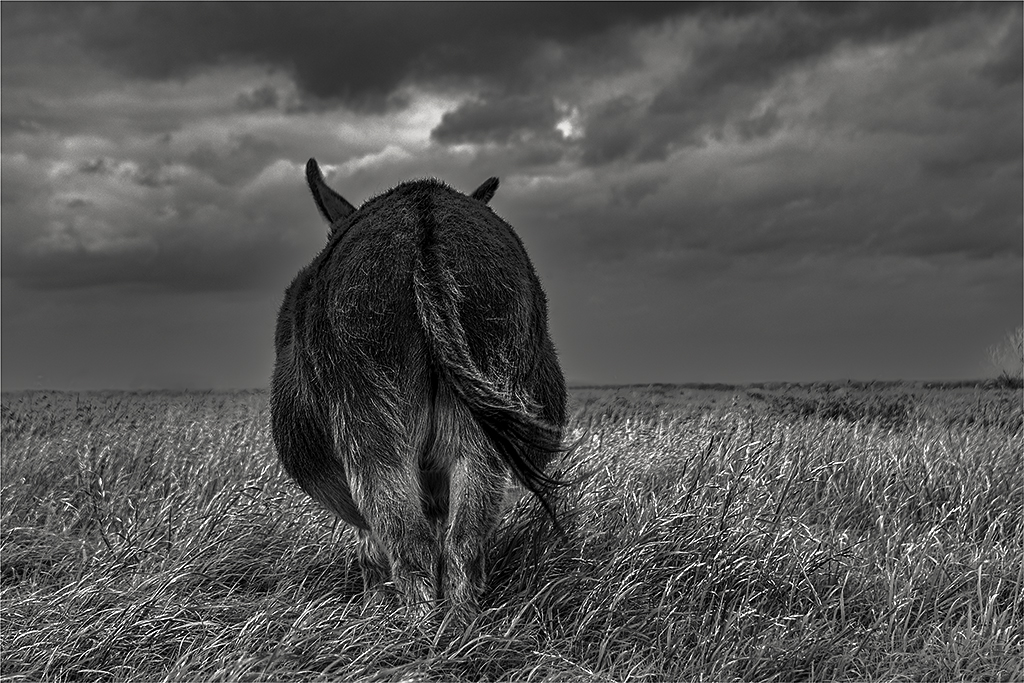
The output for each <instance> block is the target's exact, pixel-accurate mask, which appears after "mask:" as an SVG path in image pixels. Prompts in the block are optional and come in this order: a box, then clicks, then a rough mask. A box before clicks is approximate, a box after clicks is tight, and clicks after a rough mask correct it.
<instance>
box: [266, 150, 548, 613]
mask: <svg viewBox="0 0 1024 683" xmlns="http://www.w3.org/2000/svg"><path fill="white" fill-rule="evenodd" d="M307 180H308V182H309V185H310V189H311V191H312V192H313V196H314V199H315V200H316V203H317V206H318V208H319V209H320V211H321V213H322V214H323V215H324V217H325V218H327V220H328V222H329V223H330V226H331V229H330V237H329V240H328V243H327V245H326V246H325V248H324V249H323V250H322V251H321V253H320V254H319V255H318V256H317V257H316V258H315V259H314V260H313V262H312V263H311V264H310V265H308V266H307V267H306V268H304V269H303V270H302V271H300V272H299V274H298V276H296V278H295V280H294V281H293V282H292V284H291V285H290V286H289V288H288V290H287V291H286V293H285V298H284V301H283V303H282V305H281V310H280V313H279V315H278V323H277V332H276V340H275V341H276V348H277V362H276V365H275V368H274V377H273V390H272V404H271V408H272V421H273V434H274V440H275V443H276V445H277V449H278V454H279V457H280V459H281V462H282V463H283V465H284V467H285V469H286V470H287V471H288V473H289V474H290V475H291V476H292V477H293V478H294V479H295V480H296V481H297V482H298V483H299V485H300V486H301V487H302V488H303V489H304V490H305V491H306V492H307V493H308V494H309V495H310V496H311V497H313V498H314V499H315V500H317V501H318V502H319V503H321V504H322V505H323V506H324V507H326V508H327V509H329V510H331V511H332V512H334V513H335V514H336V515H338V516H339V517H341V518H342V519H343V520H345V521H346V522H348V523H350V524H352V525H354V526H355V527H357V529H358V530H359V535H360V544H359V547H360V558H361V563H362V566H363V570H364V579H365V580H366V581H367V583H368V584H373V583H377V582H379V581H381V580H384V579H386V578H387V577H389V576H390V578H391V580H392V581H393V582H394V585H395V586H396V588H398V589H399V590H400V591H401V592H402V593H403V594H404V595H405V596H406V597H407V598H408V600H409V601H410V602H413V603H420V604H424V605H426V604H429V603H430V602H431V601H434V600H437V599H440V598H444V599H446V600H447V601H448V602H449V603H450V604H451V605H453V606H454V607H456V608H457V609H459V610H466V611H469V610H472V609H473V608H474V607H475V604H476V600H477V596H478V595H479V593H480V591H481V589H482V587H483V584H484V580H485V571H484V556H485V548H486V540H487V537H488V536H489V534H490V533H491V531H492V530H493V528H494V526H495V524H496V523H497V520H498V517H499V515H500V512H501V503H502V500H503V498H504V495H505V492H506V488H507V486H508V485H509V483H510V481H511V477H515V478H516V479H518V481H519V482H520V483H522V484H523V485H524V486H525V487H526V488H527V489H529V490H530V491H532V492H533V493H534V494H535V495H536V496H537V497H538V498H539V500H540V501H541V503H542V505H544V507H545V509H546V510H548V512H549V513H551V512H552V508H551V504H550V496H551V493H552V491H553V489H554V488H555V487H556V486H558V485H559V484H560V483H561V482H558V481H556V480H554V479H552V478H550V477H549V476H547V475H545V474H544V469H545V467H546V466H547V464H548V463H549V461H550V459H551V458H552V456H553V455H555V454H556V453H558V452H559V450H560V448H561V435H562V429H563V427H564V424H565V399H566V394H565V381H564V378H563V376H562V372H561V369H560V367H559V365H558V359H557V356H556V354H555V350H554V347H553V345H552V343H551V340H550V337H549V334H548V330H547V303H546V300H545V297H544V293H543V290H542V289H541V286H540V282H539V281H538V280H537V277H536V274H535V273H534V270H533V267H532V265H531V264H530V261H529V258H528V257H527V255H526V252H525V250H524V249H523V246H522V243H521V242H520V241H519V238H518V237H517V236H516V235H515V233H514V232H513V231H512V229H511V227H509V226H508V225H507V224H506V223H505V222H504V221H502V220H501V219H500V218H499V217H498V216H497V215H496V214H494V212H493V211H491V210H490V209H489V208H488V207H487V206H486V201H488V200H489V199H490V198H491V197H492V196H493V194H494V192H495V190H496V188H497V180H496V179H494V178H492V179H490V180H488V181H487V182H485V183H484V184H483V185H481V186H480V188H478V189H477V190H476V192H474V193H473V195H472V196H466V195H463V194H460V193H458V192H456V191H454V190H452V189H451V188H449V187H447V186H446V185H444V184H442V183H439V182H437V181H416V182H411V183H405V184H402V185H399V186H398V187H396V188H394V189H393V190H390V191H389V192H386V193H384V194H383V195H380V196H378V197H376V198H374V199H371V200H369V201H368V202H366V203H365V204H364V205H363V206H362V207H360V208H359V209H358V210H356V209H355V208H354V207H353V206H352V205H351V204H349V203H348V202H347V201H346V200H345V199H344V198H343V197H341V196H340V195H338V194H337V193H335V192H334V191H333V190H331V189H330V188H329V187H327V185H326V184H325V183H324V182H323V177H322V176H321V174H320V171H319V168H318V167H317V166H316V163H315V162H314V161H313V160H310V163H309V164H308V165H307ZM552 514H553V513H552Z"/></svg>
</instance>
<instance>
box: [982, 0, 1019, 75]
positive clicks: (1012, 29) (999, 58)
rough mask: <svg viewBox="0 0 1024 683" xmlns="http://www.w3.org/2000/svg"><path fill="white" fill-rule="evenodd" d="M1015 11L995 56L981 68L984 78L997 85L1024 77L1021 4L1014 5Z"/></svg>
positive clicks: (1008, 21)
mask: <svg viewBox="0 0 1024 683" xmlns="http://www.w3.org/2000/svg"><path fill="white" fill-rule="evenodd" d="M1013 7H1014V12H1012V13H1011V15H1010V17H1009V19H1008V20H1007V24H1008V30H1007V31H1006V35H1005V36H1004V37H1003V40H1002V42H1001V44H1000V46H999V50H998V52H997V54H996V55H995V56H993V57H992V59H990V60H989V61H988V62H986V63H985V64H984V65H983V66H982V67H981V70H980V74H981V76H982V77H983V78H987V79H989V80H991V81H992V82H993V83H995V84H997V85H1001V86H1002V85H1010V84H1012V83H1020V82H1021V80H1022V79H1024V31H1022V30H1020V27H1021V6H1020V4H1019V3H1015V4H1014V5H1013Z"/></svg>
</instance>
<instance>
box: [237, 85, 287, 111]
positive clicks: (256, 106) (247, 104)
mask: <svg viewBox="0 0 1024 683" xmlns="http://www.w3.org/2000/svg"><path fill="white" fill-rule="evenodd" d="M235 101H236V102H237V104H238V108H239V109H242V110H244V111H261V110H263V109H277V107H278V105H279V104H280V101H281V97H280V95H278V93H277V88H275V87H274V86H272V85H263V86H260V87H258V88H253V89H252V90H248V91H246V92H243V93H239V95H238V97H237V98H236V99H235Z"/></svg>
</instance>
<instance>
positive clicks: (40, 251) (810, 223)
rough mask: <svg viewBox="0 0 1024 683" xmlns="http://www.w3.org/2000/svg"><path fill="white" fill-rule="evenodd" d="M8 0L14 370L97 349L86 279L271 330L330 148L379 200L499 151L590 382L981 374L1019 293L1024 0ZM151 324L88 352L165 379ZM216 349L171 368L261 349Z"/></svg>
mask: <svg viewBox="0 0 1024 683" xmlns="http://www.w3.org/2000/svg"><path fill="white" fill-rule="evenodd" d="M0 13H2V20H3V23H2V31H3V42H2V46H0V50H2V57H3V63H2V79H3V83H2V86H3V87H2V90H0V98H2V116H0V136H2V142H3V150H2V176H0V183H2V212H3V213H2V219H3V233H2V236H3V240H2V254H0V257H2V260H0V265H2V277H3V282H4V330H5V332H4V371H5V372H4V376H5V379H4V382H5V387H6V386H8V382H9V381H10V382H12V386H18V385H23V384H25V383H26V382H29V379H26V378H37V377H39V376H41V375H42V376H45V375H46V372H45V371H44V370H45V368H46V367H58V366H60V367H64V366H63V365H60V364H59V363H58V364H54V363H52V362H50V361H47V359H46V357H45V356H44V355H42V353H41V352H40V353H39V354H36V353H35V352H33V351H32V349H34V348H39V349H42V348H50V349H51V351H50V353H51V354H53V353H57V352H58V351H57V350H56V349H57V348H58V347H59V349H60V351H59V352H60V353H62V354H65V355H67V354H70V355H71V356H72V357H75V354H76V353H79V352H77V351H75V349H74V347H73V344H72V343H71V342H68V346H67V347H66V348H65V347H60V345H59V344H57V342H53V344H57V346H56V347H55V346H53V344H51V345H50V346H47V345H45V344H41V343H40V338H41V337H43V336H47V337H48V336H52V335H57V337H61V338H67V339H73V338H74V337H75V335H78V336H79V337H80V338H89V339H94V340H96V349H99V350H97V351H95V353H99V354H102V353H103V351H102V349H103V347H104V344H103V343H101V341H100V340H102V339H103V334H101V333H100V332H98V331H96V330H93V331H88V332H86V331H83V330H80V329H79V330H74V331H72V330H68V329H65V328H63V327H61V322H60V321H61V320H62V319H64V320H70V319H72V318H71V317H69V315H68V313H67V311H68V310H70V309H69V308H68V307H72V306H73V307H74V309H75V310H79V309H80V308H81V307H83V306H86V307H88V306H94V307H97V311H99V310H102V311H103V312H102V313H97V315H96V316H95V318H96V320H97V321H100V320H104V321H105V323H103V324H105V325H106V326H107V328H113V329H115V330H116V328H117V323H116V316H117V312H118V311H126V313H125V315H128V316H129V318H130V317H131V316H130V315H129V313H128V312H130V311H131V310H134V309H133V307H137V308H138V312H137V315H136V317H135V318H131V319H133V320H136V321H143V320H145V321H150V322H148V323H146V324H156V323H154V322H152V321H153V320H156V319H158V318H159V315H158V311H157V310H155V309H154V310H150V309H149V308H147V307H151V308H152V307H156V308H157V309H159V310H162V311H163V312H164V314H165V318H166V319H168V320H175V321H176V323H175V324H176V325H178V326H179V327H180V328H181V329H183V330H184V329H188V328H189V326H190V325H192V324H193V323H189V320H190V319H191V313H190V312H193V313H194V314H195V315H194V319H195V320H196V321H199V320H202V321H204V322H203V324H206V325H210V324H213V325H216V324H217V323H216V322H215V321H216V320H217V317H218V315H221V313H222V312H223V311H225V310H228V308H229V306H228V304H227V303H226V302H228V301H231V302H237V301H240V300H244V301H245V302H246V303H245V304H244V305H243V306H241V308H239V309H237V310H238V311H243V310H244V311H248V313H246V315H249V316H251V317H250V318H247V319H246V321H245V322H242V321H241V319H239V318H238V317H237V315H242V313H240V312H239V313H237V315H236V314H233V315H235V316H236V317H234V318H232V320H233V323H232V325H233V329H235V330H241V329H246V330H250V331H252V336H253V342H252V343H253V344H259V343H262V338H261V337H260V335H264V333H265V334H266V335H269V330H270V329H271V327H270V326H271V325H272V317H273V309H274V307H275V305H276V298H277V297H279V295H280V291H281V290H283V288H284V286H285V285H286V284H287V282H288V279H289V278H290V276H291V275H292V274H294V272H295V271H296V270H297V269H298V268H299V267H300V266H301V265H302V264H303V263H305V262H307V261H308V260H309V258H311V257H312V255H313V254H315V253H316V251H317V250H318V249H319V248H320V246H322V240H323V238H324V228H323V226H322V224H321V223H320V220H319V217H318V215H317V213H316V210H315V207H313V205H312V203H311V202H310V200H309V198H308V197H307V196H306V191H305V188H304V184H303V182H304V181H303V175H302V165H303V164H304V162H305V160H306V159H307V158H309V157H311V156H315V157H317V158H318V160H319V161H320V162H321V164H322V165H323V167H324V169H325V173H326V175H327V179H328V182H330V183H331V184H332V185H333V186H334V187H336V188H337V189H338V190H339V191H340V192H342V194H344V195H345V196H346V197H347V198H348V199H349V200H350V201H352V202H353V203H354V204H356V205H358V204H359V203H361V202H362V201H364V200H365V199H367V198H369V197H370V196H373V195H375V194H377V193H379V192H381V191H382V190H384V189H386V188H387V187H389V186H391V185H394V184H396V183H398V182H401V181H403V180H407V179H409V178H410V177H424V176H437V177H441V178H443V179H445V180H447V181H448V182H450V183H451V184H452V185H453V186H455V187H457V188H459V189H463V190H471V189H472V188H474V187H476V186H477V185H478V184H479V183H480V182H481V181H482V180H483V179H485V178H487V177H489V176H492V175H498V176H500V177H501V179H502V183H501V189H500V190H499V192H498V196H497V197H496V198H495V200H494V201H493V202H492V205H493V206H494V208H495V209H496V210H497V211H498V212H499V214H501V215H503V216H504V217H506V218H507V219H508V220H509V221H510V222H511V223H512V224H513V225H515V226H516V228H517V230H518V231H519V232H520V233H521V234H522V236H523V239H524V241H525V242H526V244H527V247H528V249H529V250H530V252H531V254H532V255H533V257H534V260H535V261H536V262H537V265H538V269H539V270H540V271H541V275H542V277H543V279H544V280H545V282H546V283H547V284H548V293H549V298H550V299H551V302H552V324H553V327H554V329H555V335H556V343H557V344H558V346H559V348H560V349H562V351H563V356H564V357H565V360H564V363H565V365H566V367H567V369H568V371H569V374H570V376H571V377H572V378H574V379H576V380H579V381H680V380H709V381H730V380H735V381H749V380H753V379H766V378H768V379H801V378H823V377H824V378H835V377H841V376H859V377H866V378H879V377H882V376H928V377H958V376H976V375H978V374H981V373H982V371H983V368H982V367H981V364H982V363H983V360H984V349H985V348H986V347H987V346H988V345H989V344H991V343H993V342H995V341H997V340H998V339H1000V338H1001V337H1002V335H1003V333H1004V331H1005V330H1006V329H1009V328H1012V327H1015V326H1016V325H1018V324H1020V311H1021V305H1022V299H1024V294H1022V284H1021V280H1022V277H1024V268H1022V253H1024V224H1022V210H1021V204H1022V197H1021V194H1022V193H1021V187H1022V179H1024V164H1022V156H1024V155H1022V148H1024V133H1022V131H1024V107H1022V99H1024V85H1022V83H1024V75H1022V63H1024V48H1022V34H1024V31H1022V29H1021V22H1022V15H1021V7H1020V5H1019V4H1002V3H992V4H989V3H969V4H949V3H934V4H933V3H851V4H848V3H822V4H818V3H801V4H789V3H768V4H758V3H741V4H718V3H711V4H703V3H679V4H674V3H650V4H648V3H597V4H576V3H528V4H510V3H500V2H499V3H401V4H389V3H316V4H306V3H273V2H272V3H187V4H180V3H104V4H91V3H73V4H72V3H60V4H45V3H33V4H17V3H5V4H3V5H0ZM86 293H89V294H86ZM122 300H123V302H124V305H123V306H121V307H119V306H117V305H114V304H111V303H110V302H116V301H122ZM882 300H884V303H883V301H882ZM28 302H32V304H31V305H29V303H28ZM71 302H76V303H74V304H72V303H71ZM83 302H85V303H83ZM44 309H45V310H47V311H50V314H48V315H45V316H44V315H42V314H40V313H39V312H38V311H39V310H44ZM143 310H145V313H143V312H142V311H143ZM213 311H218V312H220V313H217V314H216V315H215V314H214V313H213ZM133 315H134V314H133ZM262 316H266V318H267V319H266V320H263V319H262ZM74 320H76V321H77V322H76V323H75V324H77V325H84V326H88V325H89V323H88V322H87V321H88V316H84V317H82V316H75V317H74ZM68 324H70V323H68ZM99 324H100V323H99V322H97V323H96V325H99ZM138 324H141V323H138ZM194 324H198V322H196V323H194ZM852 328H857V330H854V329H852ZM616 330H618V331H616ZM858 330H859V331H858ZM893 330H902V331H901V332H899V333H894V332H893ZM627 331H628V332H627ZM112 333H113V332H112ZM181 334H183V335H184V334H186V333H185V332H182V333H181ZM210 335H212V336H210ZM878 335H883V336H884V337H885V338H886V339H888V342H887V344H885V345H883V349H882V350H879V351H877V352H876V353H874V354H872V355H871V356H870V357H865V358H860V357H859V356H858V355H857V350H858V349H863V348H867V347H868V346H870V344H869V343H868V342H866V341H864V340H865V339H866V338H867V337H869V336H870V337H871V338H872V339H874V338H875V337H877V336H878ZM203 338H207V339H215V338H216V339H226V338H227V337H224V336H221V337H217V335H216V334H214V333H213V332H210V334H208V335H206V336H205V337H203ZM268 338H269V337H268ZM147 339H149V341H148V342H147V343H149V344H151V345H152V346H151V347H146V345H145V344H141V343H140V344H141V345H140V348H139V351H138V357H137V358H136V357H134V356H131V354H128V355H127V356H125V355H124V354H122V357H123V358H125V359H126V360H125V362H127V363H129V364H132V363H134V364H135V365H136V366H138V367H135V368H134V369H131V370H128V369H126V370H124V371H123V372H121V371H119V370H118V366H117V364H116V363H114V362H113V361H112V362H110V363H108V364H107V365H106V366H103V367H107V368H108V371H109V373H112V374H108V375H103V374H102V373H100V375H99V376H97V377H92V376H91V375H90V376H89V378H88V379H82V378H83V377H85V375H76V376H77V377H79V379H77V380H74V382H71V383H72V384H74V383H75V382H77V383H79V384H83V383H84V384H88V385H96V384H99V385H103V384H104V380H103V377H105V376H108V377H110V379H109V382H108V384H110V385H111V386H114V385H118V386H120V385H125V384H126V383H127V384H133V385H141V386H146V385H147V383H149V384H153V383H156V384H159V383H161V382H166V381H169V380H167V374H166V372H165V373H164V374H162V375H160V377H161V379H159V380H157V379H152V380H147V379H146V377H147V376H148V375H147V374H146V373H147V372H148V371H147V370H145V369H144V368H145V367H151V366H154V365H156V364H158V363H157V362H156V361H155V359H156V358H158V357H161V354H167V353H172V354H173V353H174V351H173V349H166V348H163V347H162V346H161V344H160V340H159V339H158V338H152V339H150V338H147ZM933 342H934V343H937V344H938V345H939V346H937V347H936V349H935V351H934V353H928V354H922V353H921V352H920V348H921V346H922V345H927V344H931V343H933ZM211 343H212V342H211ZM238 343H241V342H240V341H239V340H238V339H232V345H237V344H238ZM872 343H874V342H872ZM879 343H881V342H879ZM760 344H767V345H768V346H767V347H764V348H762V347H760V346H759V345H760ZM772 345H774V346H772ZM178 346H187V345H183V343H182V342H181V340H180V338H179V341H178ZM190 348H192V347H190ZM792 348H795V349H797V350H796V351H791V349H792ZM972 348H973V349H977V352H976V354H975V355H971V354H973V353H975V352H973V351H970V349H972ZM716 349H718V350H719V351H716ZM726 349H734V350H733V351H730V352H728V353H727V352H726V351H725V350H726ZM219 352H220V351H217V350H210V351H209V353H210V357H211V358H216V357H217V354H218V353H219ZM195 353H198V351H195V352H194V353H193V355H195ZM224 353H227V351H224ZM886 353H887V354H888V355H886ZM815 354H819V355H822V354H823V355H824V357H823V359H821V360H820V362H819V361H815V362H814V363H811V362H810V361H809V360H807V359H809V358H810V357H812V356H814V355H815ZM200 355H201V354H200ZM22 356H23V357H24V358H25V360H24V362H21V361H19V362H18V363H15V364H14V365H9V363H10V361H11V359H12V358H21V357H22ZM737 356H742V357H743V358H742V360H738V359H737ZM236 357H237V356H236ZM251 358H252V359H257V360H254V361H253V362H257V361H258V363H266V362H269V361H267V360H266V359H267V358H269V356H264V355H260V354H254V355H252V356H251ZM694 359H699V360H694ZM801 359H803V361H801ZM51 361H52V359H51ZM926 361H927V362H926ZM48 362H50V365H48ZM801 362H804V363H806V365H805V366H801V364H800V363H801ZM901 363H902V364H903V365H901ZM220 365H224V364H220V363H218V362H216V361H215V360H211V361H210V362H209V363H208V366H209V367H208V369H207V370H187V368H188V363H187V362H186V361H184V360H179V361H178V362H177V365H175V367H178V368H179V371H180V373H183V376H184V375H187V376H188V377H190V378H191V379H189V380H188V381H189V382H192V383H195V382H197V381H200V380H201V378H202V377H204V376H205V375H204V374H203V373H204V372H207V371H208V372H210V373H212V374H211V375H210V377H211V379H210V382H209V383H210V386H249V385H259V384H260V383H261V382H262V380H261V379H260V378H261V377H263V376H264V374H266V372H268V370H267V368H266V367H263V366H259V367H252V368H249V369H246V368H244V367H240V366H239V367H236V368H235V369H234V370H232V373H234V374H232V375H231V376H226V375H224V376H222V375H218V374H217V373H218V370H217V368H218V367H219V366H220ZM22 366H23V368H24V369H22ZM9 367H13V368H14V370H13V373H14V374H13V375H12V374H11V372H10V371H9ZM204 367H206V366H204ZM901 367H903V368H905V370H903V371H900V369H899V368H901ZM40 368H43V369H44V370H40ZM140 368H141V369H140ZM659 368H660V369H661V372H660V373H659ZM873 368H878V370H874V369H873ZM62 372H64V375H68V372H70V371H62ZM104 372H107V371H104ZM261 373H262V374H261ZM71 374H74V373H71ZM87 374H88V373H87ZM12 377H13V379H8V378H12ZM54 377H55V379H54V380H53V381H54V382H57V383H58V384H59V383H60V382H61V381H62V380H61V379H60V377H61V373H57V374H56V375H54ZM153 377H156V375H153ZM197 378H198V379H197ZM31 381H36V380H35V379H32V380H31ZM68 381H69V382H70V381H71V380H68ZM171 383H174V382H171Z"/></svg>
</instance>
